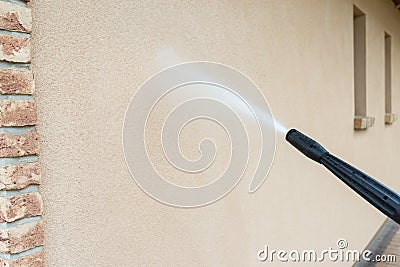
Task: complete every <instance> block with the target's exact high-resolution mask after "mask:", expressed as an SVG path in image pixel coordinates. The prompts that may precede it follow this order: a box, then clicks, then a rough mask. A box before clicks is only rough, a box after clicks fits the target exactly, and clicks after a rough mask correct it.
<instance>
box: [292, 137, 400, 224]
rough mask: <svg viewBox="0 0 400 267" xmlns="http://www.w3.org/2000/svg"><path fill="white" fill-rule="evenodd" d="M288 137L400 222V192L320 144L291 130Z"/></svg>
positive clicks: (313, 158)
mask: <svg viewBox="0 0 400 267" xmlns="http://www.w3.org/2000/svg"><path fill="white" fill-rule="evenodd" d="M286 140H287V141H288V142H289V143H290V144H292V145H293V146H294V147H295V148H297V149H298V150H299V151H300V152H301V153H303V154H304V155H305V156H307V157H308V158H310V159H312V160H314V161H316V162H318V163H320V164H322V165H324V166H325V167H326V168H327V169H328V170H329V171H331V172H332V173H333V174H334V175H335V176H337V177H338V178H339V179H340V180H342V181H343V182H344V183H345V184H346V185H347V186H349V187H350V188H351V189H353V190H354V191H355V192H356V193H357V194H359V195H360V196H361V197H363V198H364V199H365V200H367V201H368V202H369V203H370V204H372V205H373V206H375V207H376V208H377V209H378V210H379V211H381V212H382V213H383V214H385V215H386V216H388V217H389V218H391V219H392V220H394V221H395V222H396V223H398V224H400V195H399V194H398V193H396V192H394V191H393V190H391V189H390V188H388V187H386V186H385V185H384V184H382V183H380V182H378V181H377V180H375V179H374V178H372V177H371V176H369V175H367V174H365V173H363V172H362V171H360V170H358V169H357V168H355V167H353V166H351V165H350V164H348V163H346V162H344V161H343V160H341V159H339V158H337V157H335V156H334V155H332V154H330V153H329V152H328V151H327V150H326V149H325V148H324V147H322V146H321V145H320V144H319V143H317V142H316V141H314V140H313V139H311V138H309V137H308V136H306V135H304V134H303V133H301V132H299V131H297V130H295V129H291V130H290V131H289V132H288V133H287V134H286Z"/></svg>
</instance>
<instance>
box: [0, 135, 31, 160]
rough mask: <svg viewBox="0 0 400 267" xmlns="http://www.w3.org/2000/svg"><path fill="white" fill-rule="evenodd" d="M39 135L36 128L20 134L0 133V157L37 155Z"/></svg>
mask: <svg viewBox="0 0 400 267" xmlns="http://www.w3.org/2000/svg"><path fill="white" fill-rule="evenodd" d="M38 152H39V135H38V133H37V132H36V130H32V131H29V132H26V133H24V134H22V135H12V134H7V133H0V158H6V157H19V156H27V155H37V154H38Z"/></svg>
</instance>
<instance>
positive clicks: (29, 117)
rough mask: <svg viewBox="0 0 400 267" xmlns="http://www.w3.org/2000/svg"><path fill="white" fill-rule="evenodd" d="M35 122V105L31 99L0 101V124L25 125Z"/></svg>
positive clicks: (34, 123)
mask: <svg viewBox="0 0 400 267" xmlns="http://www.w3.org/2000/svg"><path fill="white" fill-rule="evenodd" d="M36 123H37V116H36V106H35V102H34V101H33V100H5V101H0V126H27V125H36Z"/></svg>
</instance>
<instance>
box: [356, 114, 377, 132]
mask: <svg viewBox="0 0 400 267" xmlns="http://www.w3.org/2000/svg"><path fill="white" fill-rule="evenodd" d="M374 122H375V118H374V117H367V116H355V117H354V130H365V129H367V128H370V127H372V126H374Z"/></svg>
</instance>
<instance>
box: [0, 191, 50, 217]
mask: <svg viewBox="0 0 400 267" xmlns="http://www.w3.org/2000/svg"><path fill="white" fill-rule="evenodd" d="M42 211H43V201H42V197H41V195H40V194H39V193H38V192H34V193H27V194H21V195H16V196H12V197H0V222H14V221H16V220H18V219H22V218H27V217H33V216H38V215H41V214H42Z"/></svg>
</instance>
